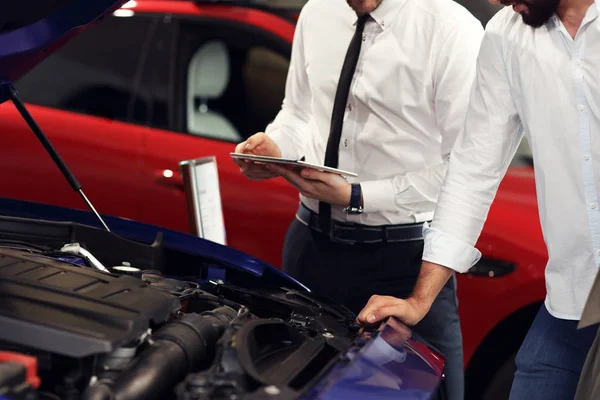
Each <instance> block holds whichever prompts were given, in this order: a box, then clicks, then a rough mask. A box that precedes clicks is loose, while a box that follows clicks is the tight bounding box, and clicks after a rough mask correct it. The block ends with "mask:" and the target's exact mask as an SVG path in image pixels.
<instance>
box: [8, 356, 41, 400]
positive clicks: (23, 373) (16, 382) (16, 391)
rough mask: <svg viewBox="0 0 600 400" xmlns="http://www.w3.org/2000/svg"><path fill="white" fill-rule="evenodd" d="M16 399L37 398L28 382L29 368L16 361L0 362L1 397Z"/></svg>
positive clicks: (31, 399)
mask: <svg viewBox="0 0 600 400" xmlns="http://www.w3.org/2000/svg"><path fill="white" fill-rule="evenodd" d="M3 396H5V397H6V398H9V399H14V400H33V399H36V398H37V397H36V395H35V391H34V390H33V388H32V387H31V385H29V384H28V383H27V368H25V366H24V365H22V364H19V363H16V362H0V397H2V398H5V397H3Z"/></svg>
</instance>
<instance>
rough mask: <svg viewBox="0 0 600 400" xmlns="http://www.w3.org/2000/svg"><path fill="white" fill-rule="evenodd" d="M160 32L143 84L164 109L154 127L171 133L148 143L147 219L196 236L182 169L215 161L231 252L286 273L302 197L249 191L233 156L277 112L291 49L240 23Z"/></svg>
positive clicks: (181, 24) (185, 23) (156, 134)
mask: <svg viewBox="0 0 600 400" xmlns="http://www.w3.org/2000/svg"><path fill="white" fill-rule="evenodd" d="M175 26H178V29H175ZM158 32H162V33H161V35H163V36H162V37H157V38H156V39H155V40H154V41H153V42H154V43H155V44H156V46H155V47H154V48H153V50H152V51H150V53H149V58H148V60H147V62H146V63H145V65H146V66H151V68H149V69H148V68H147V69H148V71H145V72H144V74H143V78H142V80H143V81H144V87H146V88H148V90H149V91H150V92H151V93H154V95H153V98H154V103H155V104H160V106H158V105H157V106H156V107H154V108H155V109H156V110H157V111H156V115H153V116H152V119H153V120H156V121H167V120H168V121H169V124H168V125H169V127H170V128H171V129H170V130H167V129H164V128H163V127H162V126H161V125H160V124H158V123H154V124H152V125H153V126H155V127H156V128H148V129H147V131H146V134H145V139H144V162H143V177H142V181H143V185H144V187H143V191H144V196H143V197H144V201H143V204H142V213H143V216H142V219H143V220H144V221H149V222H151V223H153V224H157V225H160V226H166V227H170V228H174V229H178V230H184V231H188V232H189V223H188V214H187V209H186V203H185V196H184V193H183V191H182V181H181V175H180V173H179V162H181V161H183V160H190V159H196V158H201V157H207V156H215V157H216V160H217V166H218V173H219V181H220V188H221V199H222V205H223V213H224V218H225V229H226V235H227V244H228V245H229V246H231V247H233V248H236V249H239V250H242V251H245V252H247V253H249V254H251V255H254V256H256V257H259V258H261V259H263V260H265V261H267V262H269V263H271V264H273V265H275V266H280V263H281V250H282V247H283V240H284V237H285V233H286V230H287V227H288V225H289V223H290V222H291V220H292V218H293V217H294V212H295V209H296V207H297V205H298V193H297V192H296V191H295V190H294V189H293V188H292V187H291V186H290V185H288V184H287V182H285V181H283V180H279V179H278V180H270V181H265V182H260V183H257V182H252V181H249V180H248V179H246V178H245V177H244V176H243V175H242V174H241V173H240V171H239V168H238V167H237V166H236V165H235V164H234V163H233V161H232V160H231V157H230V156H229V153H230V152H232V151H233V150H234V148H235V145H236V143H238V142H240V141H242V140H244V139H245V138H246V137H248V136H249V135H251V134H253V133H255V132H257V131H260V130H263V129H264V128H265V126H266V125H267V124H268V123H269V122H270V121H271V120H272V119H273V118H274V116H275V115H276V113H277V111H278V110H279V107H280V105H281V101H282V100H283V95H284V86H285V79H286V75H287V68H288V56H289V54H286V52H289V44H286V45H283V41H282V40H281V39H278V38H276V37H273V36H270V35H269V34H267V33H266V32H262V31H258V30H256V29H254V28H253V29H250V28H249V27H248V26H247V25H245V24H242V23H240V22H232V21H228V22H226V23H225V22H219V21H218V20H212V21H211V22H207V20H206V19H202V20H200V19H194V18H193V17H181V18H172V19H169V20H166V21H164V25H163V27H162V28H161V29H159V30H158ZM174 32H178V33H177V37H174V35H175V33H174ZM170 44H174V45H173V46H171V45H170ZM174 48H175V49H176V50H173V49H174ZM173 51H176V53H175V54H173V53H172V52H173ZM173 59H175V60H177V62H176V63H175V64H172V63H170V62H168V60H173ZM169 82H172V84H168V83H169ZM266 85H268V86H266ZM169 87H171V88H172V89H173V90H172V93H173V96H172V97H170V98H169V97H168V96H167V95H166V94H167V93H169V90H167V88H169ZM165 103H166V104H168V105H167V106H165V105H164V104H165ZM163 113H164V115H162V114H163ZM161 115H162V116H161Z"/></svg>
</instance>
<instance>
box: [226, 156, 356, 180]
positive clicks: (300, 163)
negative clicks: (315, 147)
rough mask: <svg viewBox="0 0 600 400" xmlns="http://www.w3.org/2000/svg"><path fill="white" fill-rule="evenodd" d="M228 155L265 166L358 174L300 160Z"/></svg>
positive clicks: (346, 174) (349, 174)
mask: <svg viewBox="0 0 600 400" xmlns="http://www.w3.org/2000/svg"><path fill="white" fill-rule="evenodd" d="M229 155H230V156H231V157H232V158H234V159H238V160H248V161H254V162H257V163H265V164H269V163H272V164H282V165H293V166H296V167H299V168H312V169H316V170H318V171H324V172H331V173H334V174H339V175H342V176H352V177H357V176H358V174H356V173H354V172H350V171H344V170H343V169H338V168H332V167H326V166H324V165H318V164H312V163H308V162H306V161H302V160H293V159H290V158H279V157H268V156H257V155H255V154H243V153H229Z"/></svg>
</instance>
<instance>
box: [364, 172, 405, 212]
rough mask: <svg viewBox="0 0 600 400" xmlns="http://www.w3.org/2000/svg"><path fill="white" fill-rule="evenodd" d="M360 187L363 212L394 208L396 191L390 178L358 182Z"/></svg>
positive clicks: (392, 209) (391, 209)
mask: <svg viewBox="0 0 600 400" xmlns="http://www.w3.org/2000/svg"><path fill="white" fill-rule="evenodd" d="M360 188H361V191H362V197H363V210H364V212H365V213H368V212H380V211H394V210H396V191H395V189H394V184H393V182H392V180H391V179H384V180H378V181H367V182H360Z"/></svg>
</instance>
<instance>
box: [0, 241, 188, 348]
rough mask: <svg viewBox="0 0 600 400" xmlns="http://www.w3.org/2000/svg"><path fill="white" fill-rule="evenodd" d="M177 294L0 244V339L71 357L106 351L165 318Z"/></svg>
mask: <svg viewBox="0 0 600 400" xmlns="http://www.w3.org/2000/svg"><path fill="white" fill-rule="evenodd" d="M180 307H181V303H180V301H179V299H177V297H175V296H173V295H171V294H168V293H166V292H163V291H161V290H158V289H156V288H153V287H150V286H148V285H147V284H146V283H145V282H144V281H142V280H140V279H137V278H134V277H130V276H120V275H111V274H106V273H102V272H98V271H96V270H93V269H90V268H87V267H78V266H76V265H71V264H70V263H67V262H63V261H60V260H57V259H54V258H51V257H48V256H44V255H41V254H35V253H31V252H26V251H20V250H13V249H0V327H2V328H1V329H0V340H3V341H7V342H10V343H14V344H19V345H22V346H27V347H30V348H33V349H38V350H43V351H48V352H51V353H55V354H60V355H64V356H70V357H85V356H89V355H94V354H102V353H108V352H111V351H113V350H115V349H116V348H118V347H120V346H122V345H123V344H126V343H128V342H130V341H132V340H135V339H137V338H139V337H140V335H142V334H143V333H144V332H145V331H146V330H148V328H150V327H152V326H153V325H155V324H160V323H163V322H165V321H166V320H167V319H168V318H169V316H170V315H172V313H173V312H175V311H177V310H178V309H179V308H180Z"/></svg>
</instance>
